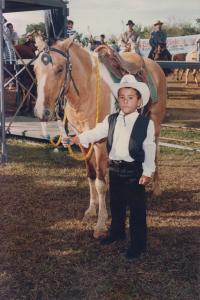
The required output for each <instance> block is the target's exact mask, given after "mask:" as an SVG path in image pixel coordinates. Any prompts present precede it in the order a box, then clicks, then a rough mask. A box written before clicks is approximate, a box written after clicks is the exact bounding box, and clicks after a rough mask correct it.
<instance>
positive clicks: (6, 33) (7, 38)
mask: <svg viewBox="0 0 200 300" xmlns="http://www.w3.org/2000/svg"><path fill="white" fill-rule="evenodd" d="M3 39H4V42H5V43H4V47H3V60H4V61H5V63H7V64H12V63H15V62H16V55H15V50H14V48H13V45H12V40H11V33H10V30H9V28H7V27H6V26H5V25H4V26H3Z"/></svg>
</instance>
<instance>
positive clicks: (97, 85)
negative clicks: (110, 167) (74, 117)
mask: <svg viewBox="0 0 200 300" xmlns="http://www.w3.org/2000/svg"><path fill="white" fill-rule="evenodd" d="M94 59H95V63H96V124H97V123H98V122H99V112H100V72H99V61H98V58H97V57H96V56H94ZM66 121H67V113H66V109H64V119H63V124H65V123H66ZM96 124H95V125H96ZM61 141H62V135H60V137H59V139H58V141H57V143H54V142H53V140H50V142H51V144H52V145H53V146H54V147H57V146H58V145H60V143H61ZM67 148H68V151H69V155H70V156H71V157H72V158H74V159H76V160H79V161H82V160H88V159H89V158H90V156H91V154H92V152H93V149H94V145H93V144H91V145H90V147H89V150H88V152H87V154H85V151H84V148H83V146H82V145H81V144H79V148H80V150H81V152H82V157H80V156H78V155H76V154H75V153H74V152H73V150H72V147H71V146H70V145H69V146H68V147H67Z"/></svg>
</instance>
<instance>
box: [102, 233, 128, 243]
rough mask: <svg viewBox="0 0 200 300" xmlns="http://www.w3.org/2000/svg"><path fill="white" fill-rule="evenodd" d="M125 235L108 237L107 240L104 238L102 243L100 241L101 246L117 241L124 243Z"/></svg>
mask: <svg viewBox="0 0 200 300" xmlns="http://www.w3.org/2000/svg"><path fill="white" fill-rule="evenodd" d="M125 238H126V237H125V234H123V235H118V236H114V235H109V236H108V237H106V238H103V239H102V240H101V241H100V244H101V245H110V244H112V243H114V242H116V241H123V240H125Z"/></svg>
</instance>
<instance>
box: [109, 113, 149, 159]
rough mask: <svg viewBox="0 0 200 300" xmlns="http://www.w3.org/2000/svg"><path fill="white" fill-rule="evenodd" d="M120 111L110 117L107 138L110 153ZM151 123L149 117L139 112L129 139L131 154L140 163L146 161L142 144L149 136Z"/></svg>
mask: <svg viewBox="0 0 200 300" xmlns="http://www.w3.org/2000/svg"><path fill="white" fill-rule="evenodd" d="M118 115H119V113H115V114H112V115H110V116H109V117H108V122H109V129H108V139H107V150H108V153H110V151H111V148H112V143H113V134H114V131H115V125H116V122H117V117H118ZM148 125H149V118H148V117H145V116H144V115H141V114H139V116H138V118H137V119H136V121H135V124H134V126H133V129H132V132H131V135H130V140H129V154H130V156H131V157H132V158H133V159H134V160H135V161H136V162H139V163H142V162H143V161H144V150H143V148H142V144H143V142H144V140H145V138H146V136H147V128H148Z"/></svg>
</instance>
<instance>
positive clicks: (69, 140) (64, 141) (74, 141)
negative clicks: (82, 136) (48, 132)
mask: <svg viewBox="0 0 200 300" xmlns="http://www.w3.org/2000/svg"><path fill="white" fill-rule="evenodd" d="M62 144H63V146H64V147H65V148H66V147H68V146H71V145H73V144H77V145H78V144H80V140H79V138H78V136H77V135H75V136H74V137H69V136H67V137H65V138H62Z"/></svg>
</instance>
